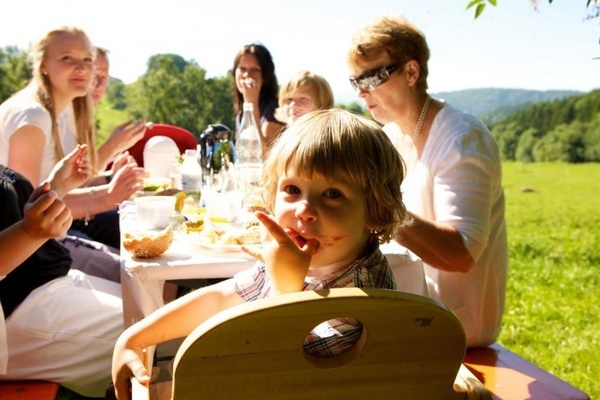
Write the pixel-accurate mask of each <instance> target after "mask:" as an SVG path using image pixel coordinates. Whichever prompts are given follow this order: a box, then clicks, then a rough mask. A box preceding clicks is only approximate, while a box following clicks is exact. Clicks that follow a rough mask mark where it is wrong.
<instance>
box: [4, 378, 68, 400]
mask: <svg viewBox="0 0 600 400" xmlns="http://www.w3.org/2000/svg"><path fill="white" fill-rule="evenodd" d="M59 386H60V385H59V384H58V383H56V382H49V381H40V380H23V381H0V399H2V400H54V399H56V394H57V393H58V388H59Z"/></svg>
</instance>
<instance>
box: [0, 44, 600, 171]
mask: <svg viewBox="0 0 600 400" xmlns="http://www.w3.org/2000/svg"><path fill="white" fill-rule="evenodd" d="M30 76H31V70H30V68H29V66H28V64H27V57H26V53H25V51H23V50H20V49H18V48H15V47H6V48H0V102H2V101H4V99H6V98H7V97H8V96H10V95H11V94H12V93H14V92H15V91H17V90H19V89H21V88H22V87H24V86H25V85H26V84H27V81H28V80H29V77H30ZM232 87H233V82H232V75H231V72H230V71H228V72H227V73H226V74H225V75H224V76H221V77H213V78H207V77H206V70H205V69H203V68H202V67H201V66H199V65H198V64H197V63H196V62H195V61H193V60H185V59H184V58H183V57H181V56H179V55H176V54H158V55H154V56H152V57H150V59H149V60H148V63H147V70H146V73H145V74H144V75H142V76H140V77H139V78H138V79H137V81H135V82H133V83H131V84H128V85H126V84H124V83H123V82H122V81H121V80H119V79H117V78H113V77H111V80H110V84H109V86H108V90H107V93H106V96H105V99H104V100H103V102H102V103H101V106H100V108H99V110H98V116H99V120H100V121H102V122H101V123H100V125H99V126H98V128H99V129H98V139H99V141H102V140H103V138H105V137H106V135H108V134H109V133H110V131H111V130H112V128H113V127H114V126H116V124H118V123H121V122H124V121H125V120H126V119H128V118H136V119H138V118H144V119H147V120H149V121H153V122H161V123H168V124H173V125H178V126H181V127H184V128H186V129H188V130H189V131H191V132H192V133H194V134H195V135H199V134H200V133H201V132H202V131H203V130H204V129H206V127H207V126H208V125H209V124H213V123H223V124H225V125H227V126H229V127H233V126H235V122H234V121H235V118H234V113H233V107H232V93H231V91H232ZM433 96H434V97H437V98H443V99H445V100H447V101H448V102H450V103H451V104H454V105H455V106H457V107H459V108H462V109H464V110H466V111H469V112H472V113H473V114H475V115H477V116H478V117H480V118H481V119H482V120H484V121H485V122H486V123H487V124H488V126H489V127H490V129H491V130H492V133H493V135H494V137H495V138H496V140H497V141H498V144H499V146H500V150H501V154H502V158H503V160H505V161H521V162H541V161H563V162H569V163H582V162H598V161H600V89H598V90H594V91H592V92H590V93H578V92H568V91H548V92H540V91H526V90H515V89H474V90H465V91H459V92H450V93H439V94H436V93H433ZM336 106H337V107H340V108H345V109H349V110H350V111H353V112H356V113H361V114H364V115H367V116H368V112H366V111H365V110H364V109H363V107H362V106H361V105H360V104H359V103H358V102H353V103H350V104H337V105H336Z"/></svg>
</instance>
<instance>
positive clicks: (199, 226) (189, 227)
mask: <svg viewBox="0 0 600 400" xmlns="http://www.w3.org/2000/svg"><path fill="white" fill-rule="evenodd" d="M181 227H182V229H183V231H184V232H185V233H191V232H202V230H203V229H204V220H203V219H199V220H197V221H191V220H189V221H185V222H184V223H183V224H182V225H181Z"/></svg>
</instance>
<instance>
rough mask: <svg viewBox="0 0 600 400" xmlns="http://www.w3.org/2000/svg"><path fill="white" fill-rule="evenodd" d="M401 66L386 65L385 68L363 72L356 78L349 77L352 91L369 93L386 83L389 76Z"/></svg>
mask: <svg viewBox="0 0 600 400" xmlns="http://www.w3.org/2000/svg"><path fill="white" fill-rule="evenodd" d="M400 65H401V64H394V65H388V66H387V67H379V68H373V69H370V70H368V71H366V72H363V73H362V74H360V75H359V76H357V77H356V78H353V77H350V84H351V85H352V87H353V88H354V90H366V91H371V90H373V89H374V88H376V87H377V86H379V85H382V84H384V83H386V82H387V81H388V80H389V79H390V75H391V74H392V73H393V72H394V71H395V70H397V69H398V68H400Z"/></svg>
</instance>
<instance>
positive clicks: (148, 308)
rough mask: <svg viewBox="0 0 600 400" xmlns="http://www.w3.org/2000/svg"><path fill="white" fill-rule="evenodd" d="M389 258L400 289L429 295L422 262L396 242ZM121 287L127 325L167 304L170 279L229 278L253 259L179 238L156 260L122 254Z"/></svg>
mask: <svg viewBox="0 0 600 400" xmlns="http://www.w3.org/2000/svg"><path fill="white" fill-rule="evenodd" d="M382 251H383V252H384V254H385V255H386V257H387V258H388V260H389V262H390V266H391V268H392V271H393V272H394V277H395V278H396V284H397V285H398V290H400V291H403V292H409V293H415V294H420V295H427V285H426V283H425V275H424V272H423V263H422V262H421V260H420V259H418V258H417V257H416V256H414V255H413V254H412V253H410V252H408V251H407V250H406V249H404V248H403V247H401V246H400V245H398V244H397V243H395V242H392V243H388V244H385V245H383V246H382ZM121 254H122V259H121V287H122V290H123V314H124V318H125V326H129V325H131V324H132V323H134V322H135V321H139V320H140V319H142V318H143V317H145V316H147V315H149V314H150V313H152V312H153V311H154V310H156V309H158V308H159V307H161V306H163V305H164V300H163V290H164V283H165V281H166V280H176V279H203V278H229V277H232V276H233V275H235V274H236V273H237V272H239V271H242V270H244V269H246V268H249V267H251V266H252V265H253V264H254V261H253V260H250V259H248V258H244V257H237V256H233V257H232V256H227V253H223V255H218V254H211V252H210V251H203V250H202V249H201V248H199V247H196V246H193V245H190V244H189V243H186V242H185V241H183V240H181V239H176V240H175V241H174V242H173V244H172V245H171V247H170V248H169V250H167V251H166V252H165V253H164V254H163V255H162V256H160V257H158V258H154V259H148V260H144V259H140V258H132V257H131V256H130V255H129V253H127V252H126V251H124V250H123V251H122V252H121Z"/></svg>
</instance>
